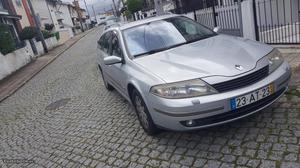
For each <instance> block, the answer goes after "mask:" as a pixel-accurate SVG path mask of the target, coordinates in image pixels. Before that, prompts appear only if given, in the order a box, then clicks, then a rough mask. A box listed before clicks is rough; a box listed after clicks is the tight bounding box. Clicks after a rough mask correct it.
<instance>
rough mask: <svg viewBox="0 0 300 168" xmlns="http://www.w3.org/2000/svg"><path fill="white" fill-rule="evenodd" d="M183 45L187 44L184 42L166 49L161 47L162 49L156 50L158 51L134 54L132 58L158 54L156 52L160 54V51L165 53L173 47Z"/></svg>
mask: <svg viewBox="0 0 300 168" xmlns="http://www.w3.org/2000/svg"><path fill="white" fill-rule="evenodd" d="M184 44H187V43H186V42H184V43H179V44H175V45H172V46H168V47H163V48H158V49H154V50H150V51H147V52H144V53H141V54H136V55H134V57H139V56H142V55H151V54H155V53H158V52H161V51H165V50H169V49H171V48H175V47H178V46H181V45H184Z"/></svg>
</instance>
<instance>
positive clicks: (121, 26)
mask: <svg viewBox="0 0 300 168" xmlns="http://www.w3.org/2000/svg"><path fill="white" fill-rule="evenodd" d="M176 16H179V15H176V14H166V15H162V16H155V17H149V18H146V19H142V20H138V21H134V22H128V23H120V22H119V23H118V24H119V25H116V26H112V27H110V28H108V29H107V30H105V32H106V31H110V30H117V29H119V30H125V29H129V28H132V27H136V26H139V25H143V24H146V23H150V22H154V21H158V20H163V19H167V18H171V17H176ZM105 32H104V33H105Z"/></svg>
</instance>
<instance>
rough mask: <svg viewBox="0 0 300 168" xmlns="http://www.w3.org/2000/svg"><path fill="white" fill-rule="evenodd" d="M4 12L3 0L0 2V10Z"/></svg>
mask: <svg viewBox="0 0 300 168" xmlns="http://www.w3.org/2000/svg"><path fill="white" fill-rule="evenodd" d="M1 9H2V10H4V7H3V2H2V0H0V10H1Z"/></svg>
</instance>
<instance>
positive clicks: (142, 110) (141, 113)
mask: <svg viewBox="0 0 300 168" xmlns="http://www.w3.org/2000/svg"><path fill="white" fill-rule="evenodd" d="M131 99H132V103H133V106H134V108H135V112H136V114H137V117H138V119H139V122H140V124H141V126H142V127H143V129H144V130H145V132H146V133H147V134H148V135H155V134H157V133H159V129H158V128H157V127H156V125H155V124H154V123H153V120H152V118H151V116H150V114H149V111H148V108H147V106H146V104H145V102H144V100H143V98H142V96H141V95H140V93H139V92H138V91H137V90H136V89H134V90H133V91H132V94H131Z"/></svg>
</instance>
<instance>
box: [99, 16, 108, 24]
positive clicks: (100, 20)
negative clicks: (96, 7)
mask: <svg viewBox="0 0 300 168" xmlns="http://www.w3.org/2000/svg"><path fill="white" fill-rule="evenodd" d="M105 21H106V17H101V18H99V23H98V25H99V26H100V25H104V24H105Z"/></svg>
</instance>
